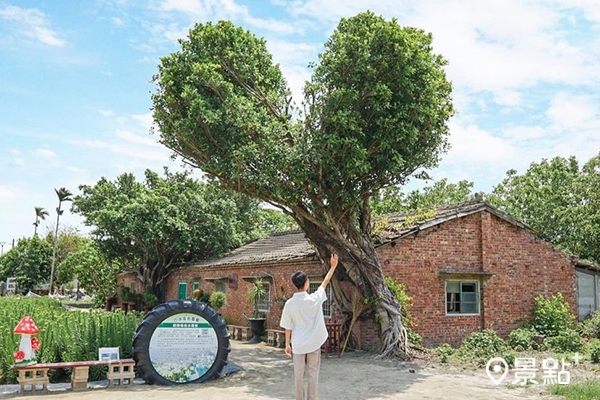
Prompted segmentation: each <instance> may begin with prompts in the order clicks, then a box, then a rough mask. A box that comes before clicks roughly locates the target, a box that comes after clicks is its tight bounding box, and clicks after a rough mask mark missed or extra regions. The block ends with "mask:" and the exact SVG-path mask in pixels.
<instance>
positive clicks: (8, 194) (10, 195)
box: [0, 186, 19, 201]
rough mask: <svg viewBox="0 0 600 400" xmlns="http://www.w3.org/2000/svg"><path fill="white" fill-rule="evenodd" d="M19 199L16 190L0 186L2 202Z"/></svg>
mask: <svg viewBox="0 0 600 400" xmlns="http://www.w3.org/2000/svg"><path fill="white" fill-rule="evenodd" d="M18 197H19V194H18V192H17V191H16V190H14V189H12V188H9V187H7V186H0V201H9V200H15V199H17V198H18Z"/></svg>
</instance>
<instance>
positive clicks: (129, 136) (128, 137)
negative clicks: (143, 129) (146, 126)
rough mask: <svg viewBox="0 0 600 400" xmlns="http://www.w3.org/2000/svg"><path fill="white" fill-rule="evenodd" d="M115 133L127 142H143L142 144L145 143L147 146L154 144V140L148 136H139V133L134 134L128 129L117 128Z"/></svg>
mask: <svg viewBox="0 0 600 400" xmlns="http://www.w3.org/2000/svg"><path fill="white" fill-rule="evenodd" d="M115 135H116V136H117V137H118V138H120V139H123V140H124V141H126V142H129V143H136V144H143V145H147V146H156V145H157V143H156V140H154V139H152V138H150V137H148V136H140V135H136V134H135V133H132V132H129V131H124V130H118V131H116V133H115Z"/></svg>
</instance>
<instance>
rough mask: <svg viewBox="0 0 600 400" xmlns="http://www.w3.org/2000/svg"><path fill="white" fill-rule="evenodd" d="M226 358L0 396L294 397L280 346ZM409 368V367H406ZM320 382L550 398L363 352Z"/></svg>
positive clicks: (352, 399)
mask: <svg viewBox="0 0 600 400" xmlns="http://www.w3.org/2000/svg"><path fill="white" fill-rule="evenodd" d="M229 360H230V361H232V362H233V363H235V364H237V365H239V366H241V367H242V368H243V371H240V372H236V373H233V374H231V375H229V376H226V377H225V378H222V379H218V380H215V381H211V382H208V383H205V384H201V385H194V384H189V385H179V386H172V387H161V386H150V385H146V384H135V385H133V386H131V387H127V386H125V387H122V388H110V389H108V388H99V389H89V390H87V391H79V392H70V391H64V390H62V391H56V392H51V393H49V394H44V395H42V396H40V395H39V394H37V395H19V394H14V393H12V394H5V395H0V398H16V399H20V400H33V399H35V400H40V399H44V400H54V399H65V400H80V399H81V400H121V399H123V400H180V399H182V398H188V397H193V398H201V399H202V400H213V399H214V400H217V399H219V400H223V399H236V400H237V399H250V400H272V399H293V398H294V397H293V393H294V391H293V367H292V363H291V360H290V359H289V358H287V357H286V356H285V354H284V353H283V350H281V349H276V348H273V347H269V346H266V345H264V344H258V345H251V344H242V343H240V342H235V341H232V351H231V354H230V356H229ZM411 371H412V372H411ZM320 376H321V379H320V385H319V399H320V400H384V399H385V400H395V399H440V400H441V399H452V400H463V399H464V400H471V399H486V400H510V399H514V400H516V399H526V400H527V399H530V400H533V399H538V400H539V399H544V400H546V399H553V398H555V397H554V396H548V395H542V394H543V393H545V387H544V386H542V385H540V386H539V387H529V388H527V389H524V388H520V387H518V388H509V387H507V386H506V385H503V384H501V385H499V386H496V385H494V384H493V383H492V382H491V381H490V379H489V378H488V377H487V375H486V374H485V371H484V370H483V369H482V370H481V371H461V370H457V369H452V368H447V367H445V366H444V367H441V366H439V365H437V366H433V365H430V366H428V365H424V364H423V365H420V364H413V363H402V362H398V361H389V360H374V359H373V357H372V356H369V355H365V354H363V353H346V354H344V356H343V357H342V358H338V357H324V358H323V361H322V365H321V375H320Z"/></svg>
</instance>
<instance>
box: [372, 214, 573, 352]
mask: <svg viewBox="0 0 600 400" xmlns="http://www.w3.org/2000/svg"><path fill="white" fill-rule="evenodd" d="M378 250H379V256H380V261H381V263H382V266H383V270H384V274H385V275H387V276H391V277H393V278H394V279H396V280H398V281H400V282H403V283H404V284H405V285H406V287H407V292H408V294H409V295H410V296H411V297H412V299H413V307H412V308H411V310H410V312H411V314H412V316H413V319H414V321H415V323H416V326H415V327H414V330H415V331H416V332H417V333H419V334H420V335H421V336H423V341H424V344H425V345H428V346H432V345H439V344H442V343H450V344H452V345H458V344H460V342H461V341H462V340H463V339H464V338H465V337H466V336H467V335H468V334H469V333H471V332H474V331H478V330H481V329H486V328H492V329H494V330H496V331H498V332H499V334H501V335H507V334H508V333H509V332H510V331H511V330H513V329H515V328H517V327H519V326H520V324H521V321H522V319H523V318H529V317H531V316H532V311H533V305H534V298H535V297H536V296H537V295H538V294H543V295H546V296H550V295H554V294H555V293H557V292H559V291H560V292H562V293H563V295H564V296H565V298H566V299H567V301H568V302H569V303H570V304H571V307H572V311H575V310H576V304H577V299H576V292H575V269H574V267H573V265H572V263H571V260H570V257H569V256H567V255H565V254H564V253H562V252H561V251H559V250H557V249H556V248H554V247H552V246H551V245H550V244H548V243H546V242H544V241H542V240H540V239H538V238H536V237H534V236H533V235H531V234H529V233H527V232H526V231H524V230H523V229H520V228H518V227H516V226H515V225H513V224H511V223H508V222H506V221H504V220H502V219H500V218H498V217H496V216H494V215H492V214H490V213H488V212H480V213H477V214H472V215H469V216H466V217H463V218H458V219H454V220H451V221H448V222H445V223H443V224H441V225H438V226H436V227H433V228H431V229H427V230H425V231H421V232H419V233H418V234H416V235H414V236H410V237H406V238H404V239H401V240H399V241H398V243H397V244H396V245H395V246H393V245H391V244H388V245H385V246H382V247H380V248H379V249H378ZM440 270H446V271H457V272H458V271H460V272H465V271H472V272H489V273H492V274H493V276H491V278H489V279H485V278H483V279H482V283H480V298H481V305H480V315H465V316H463V315H446V310H445V281H446V279H447V278H448V276H443V275H440V273H439V271H440ZM467 277H468V278H469V280H474V279H480V278H479V277H478V276H477V275H457V276H453V277H452V279H454V278H462V279H466V278H467Z"/></svg>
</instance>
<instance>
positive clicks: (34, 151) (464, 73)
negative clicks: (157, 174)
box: [0, 0, 600, 251]
mask: <svg viewBox="0 0 600 400" xmlns="http://www.w3.org/2000/svg"><path fill="white" fill-rule="evenodd" d="M366 9H370V10H372V11H374V12H375V13H377V14H380V15H383V16H385V17H386V18H392V17H395V18H397V19H398V22H399V23H400V24H401V25H411V26H416V27H419V28H422V29H424V30H426V31H428V32H431V33H433V35H434V49H435V51H436V52H438V53H441V54H443V55H444V56H445V57H446V58H447V59H448V61H449V66H448V67H447V73H448V77H449V79H451V80H452V81H453V85H454V99H455V106H456V108H457V110H458V113H457V115H456V116H455V117H453V118H452V120H451V121H450V128H451V138H450V141H451V143H452V149H451V150H450V152H449V153H448V154H447V155H446V156H445V157H444V159H443V161H442V163H441V165H440V167H439V168H438V169H436V170H434V171H432V175H433V177H434V178H435V179H436V180H438V179H441V178H448V180H449V181H451V182H457V181H459V180H461V179H466V180H469V181H472V182H474V183H475V190H478V191H479V190H482V191H486V192H487V191H490V190H491V189H492V187H493V186H494V185H496V184H497V183H499V182H500V181H501V180H502V178H503V177H504V176H505V173H506V171H507V170H508V169H511V168H515V169H517V170H518V171H520V172H523V171H524V170H525V169H526V168H527V166H528V165H529V164H530V163H531V162H539V161H540V160H541V159H542V158H552V157H555V156H564V157H567V156H569V155H574V156H576V157H577V158H578V159H579V160H580V162H582V163H583V162H585V161H587V160H588V159H590V158H591V157H593V156H594V155H596V154H598V151H599V150H600V133H599V132H600V129H599V128H600V67H599V66H600V35H599V27H600V1H599V0H538V1H531V0H505V1H497V0H478V1H467V0H414V1H405V0H378V1H366V0H362V1H360V0H294V1H285V0H270V1H267V0H261V1H250V0H247V1H241V0H220V1H219V0H149V1H133V0H88V1H76V0H61V1H52V0H45V1H44V0H37V1H34V0H30V1H28V0H21V1H16V0H13V1H10V0H9V1H6V0H0V37H2V38H3V39H2V41H0V60H1V61H0V71H1V73H0V94H1V95H0V110H1V111H0V116H1V117H0V143H1V144H0V244H1V243H2V242H7V245H5V247H4V251H6V250H7V249H8V248H9V247H10V242H11V241H12V239H18V238H20V237H24V236H31V235H32V234H33V225H32V223H33V222H34V220H35V214H34V207H35V206H40V207H44V208H45V209H46V210H48V211H50V217H49V218H47V220H46V221H44V222H42V224H41V226H40V228H39V231H40V232H41V233H45V232H46V231H47V230H48V229H51V228H52V226H53V223H54V222H53V221H54V220H55V218H56V213H55V211H54V209H55V208H56V205H57V204H56V203H57V199H56V195H55V193H54V189H55V188H59V187H63V186H64V187H66V188H68V189H69V190H71V191H72V192H73V193H75V194H77V193H79V190H78V186H79V185H80V184H93V183H95V182H97V181H98V179H99V178H100V177H102V176H105V177H107V178H108V179H114V178H115V177H116V176H117V175H119V174H121V173H124V172H134V173H136V174H138V175H140V174H141V172H142V171H143V170H144V169H146V168H150V169H153V170H155V171H160V170H162V167H163V166H165V165H167V166H170V167H171V168H173V169H177V168H179V167H180V165H179V163H178V162H173V161H170V159H169V151H168V150H167V149H165V148H163V147H162V146H161V145H159V144H157V143H156V139H157V138H156V137H155V136H152V135H150V134H149V129H150V126H151V123H152V118H151V115H150V106H151V101H150V93H151V92H152V91H153V86H152V84H151V82H150V80H151V77H152V75H153V74H154V73H155V72H156V70H157V65H158V59H159V57H160V56H163V55H167V54H169V53H170V52H172V51H175V50H177V49H178V44H177V38H181V37H184V36H185V35H186V34H187V31H188V29H189V28H190V27H191V26H192V25H193V24H194V23H196V22H206V21H217V20H220V19H228V20H232V21H233V22H234V23H236V24H238V25H242V26H244V27H245V28H247V29H249V30H251V31H253V32H254V33H255V34H257V35H258V36H261V37H264V38H265V39H266V40H267V45H268V47H269V49H270V50H271V52H272V53H273V56H274V59H275V61H276V62H278V63H280V65H281V68H282V70H283V72H284V74H285V75H286V78H287V79H288V82H289V85H290V87H291V88H292V90H293V92H294V93H300V92H301V88H302V85H303V82H304V81H305V80H307V79H308V78H309V70H308V69H307V68H306V67H307V64H308V63H309V62H310V61H316V60H317V55H318V53H319V52H320V51H321V50H322V45H323V43H324V41H325V40H326V39H327V37H328V36H329V35H330V34H331V32H332V30H333V29H334V28H335V26H336V25H337V23H338V22H339V19H340V18H342V17H349V16H352V15H355V14H356V13H358V12H361V11H364V10H366ZM63 221H64V222H65V223H66V224H68V225H71V226H73V227H77V228H79V229H80V230H81V231H82V232H83V233H85V232H86V231H87V230H88V229H87V228H85V227H83V225H82V223H81V218H79V217H78V216H74V215H71V214H70V213H69V212H68V211H67V212H65V216H64V218H63Z"/></svg>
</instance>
